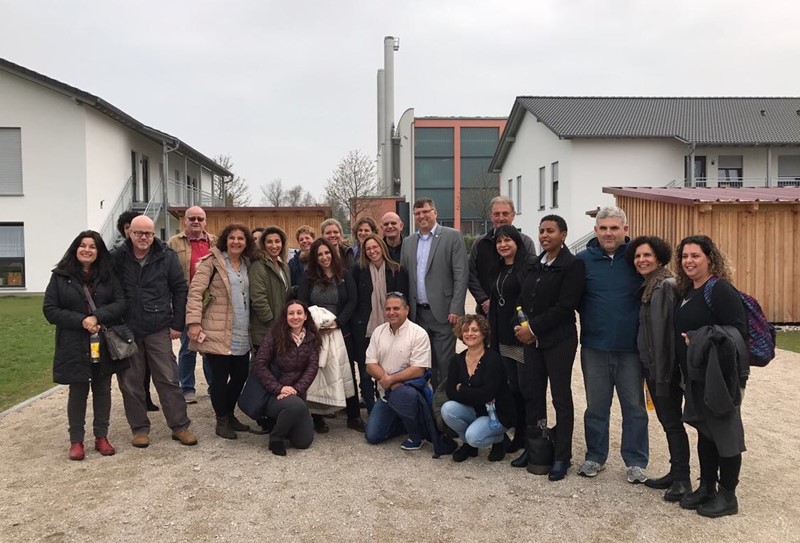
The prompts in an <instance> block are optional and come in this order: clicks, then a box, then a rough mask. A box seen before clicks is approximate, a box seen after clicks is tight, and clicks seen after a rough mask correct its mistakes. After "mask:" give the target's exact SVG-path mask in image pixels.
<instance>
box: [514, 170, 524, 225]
mask: <svg viewBox="0 0 800 543" xmlns="http://www.w3.org/2000/svg"><path fill="white" fill-rule="evenodd" d="M514 211H515V212H516V214H517V215H522V176H521V175H518V176H517V199H516V201H515V203H514Z"/></svg>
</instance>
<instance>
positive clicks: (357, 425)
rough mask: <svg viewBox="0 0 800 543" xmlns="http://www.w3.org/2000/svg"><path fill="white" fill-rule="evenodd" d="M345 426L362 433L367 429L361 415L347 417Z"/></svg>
mask: <svg viewBox="0 0 800 543" xmlns="http://www.w3.org/2000/svg"><path fill="white" fill-rule="evenodd" d="M347 427H348V428H350V429H351V430H355V431H356V432H361V433H362V434H363V433H364V431H365V430H366V429H367V426H366V425H365V424H364V419H362V418H361V417H355V418H352V419H347Z"/></svg>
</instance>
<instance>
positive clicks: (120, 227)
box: [117, 211, 141, 236]
mask: <svg viewBox="0 0 800 543" xmlns="http://www.w3.org/2000/svg"><path fill="white" fill-rule="evenodd" d="M139 215H141V213H139V212H138V211H125V212H124V213H122V214H120V216H119V217H118V218H117V232H119V233H120V235H123V236H124V235H125V225H126V224H130V223H131V221H132V220H133V219H134V218H136V217H138V216H139Z"/></svg>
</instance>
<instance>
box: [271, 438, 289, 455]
mask: <svg viewBox="0 0 800 543" xmlns="http://www.w3.org/2000/svg"><path fill="white" fill-rule="evenodd" d="M269 450H270V451H272V454H274V455H276V456H286V445H284V444H283V440H282V439H276V440H274V441H273V440H270V442H269Z"/></svg>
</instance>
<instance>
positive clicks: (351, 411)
mask: <svg viewBox="0 0 800 543" xmlns="http://www.w3.org/2000/svg"><path fill="white" fill-rule="evenodd" d="M309 253H310V254H309V258H308V271H307V272H306V275H305V276H304V277H303V279H302V281H300V288H299V290H298V292H297V299H298V300H300V301H301V302H303V303H304V304H306V305H307V306H309V307H311V306H312V305H316V306H319V307H324V308H325V309H327V310H328V311H330V312H331V313H333V314H334V315H336V322H335V324H336V326H335V328H338V329H339V330H341V332H342V337H343V338H344V344H345V347H346V348H347V359H348V360H349V362H350V371H351V373H352V375H353V383H355V382H356V373H355V365H354V364H353V361H354V360H355V356H354V354H355V352H354V351H355V349H354V348H353V337H352V334H351V332H350V319H351V318H352V317H353V312H354V311H355V308H356V302H357V301H358V294H357V291H356V283H355V281H353V277H352V276H351V275H350V273H348V272H347V271H345V269H344V268H343V266H342V261H341V260H340V259H339V253H338V252H337V251H336V249H335V248H334V246H333V245H331V243H330V242H329V241H328V240H326V239H324V238H319V239H318V240H316V241H314V243H312V244H311V249H309ZM322 332H323V333H324V331H322ZM346 411H347V427H348V428H351V429H353V430H357V431H359V432H363V431H364V428H365V426H364V421H363V419H362V418H361V409H360V408H359V405H358V394H357V393H356V394H353V396H351V397H350V398H347V405H346ZM313 419H314V428H315V429H316V430H317V432H319V433H322V434H324V433H325V432H327V431H328V430H329V428H328V425H327V423H326V422H325V420H324V419H323V417H322V415H313Z"/></svg>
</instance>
